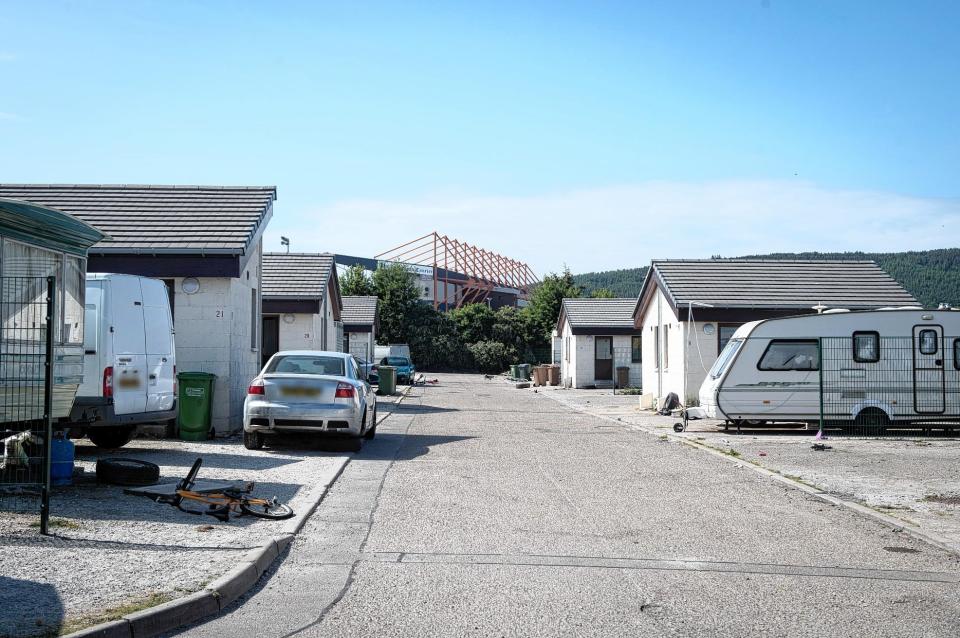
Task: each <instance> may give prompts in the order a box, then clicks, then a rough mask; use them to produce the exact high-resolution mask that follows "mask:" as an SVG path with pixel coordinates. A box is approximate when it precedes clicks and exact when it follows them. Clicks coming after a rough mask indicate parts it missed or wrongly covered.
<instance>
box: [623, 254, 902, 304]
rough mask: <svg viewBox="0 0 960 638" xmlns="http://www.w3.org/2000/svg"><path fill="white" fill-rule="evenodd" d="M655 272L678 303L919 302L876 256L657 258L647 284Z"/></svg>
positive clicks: (674, 301)
mask: <svg viewBox="0 0 960 638" xmlns="http://www.w3.org/2000/svg"><path fill="white" fill-rule="evenodd" d="M650 277H659V279H660V280H661V281H662V282H663V285H664V287H665V289H666V290H665V291H664V292H665V293H666V294H667V296H668V297H669V298H670V299H671V301H672V302H673V303H674V304H675V305H677V306H683V305H685V304H687V303H688V302H690V301H694V302H700V303H708V304H711V305H713V306H716V307H721V308H772V309H776V308H783V309H790V308H798V309H809V308H811V307H812V306H815V305H817V304H820V303H822V304H824V305H826V306H829V307H831V308H851V309H853V308H860V309H868V308H879V307H882V306H907V305H916V304H917V300H916V299H914V297H913V295H911V294H910V293H909V292H907V291H906V290H905V289H904V288H903V286H901V285H900V284H899V283H897V281H896V280H894V279H893V278H892V277H891V276H890V275H888V274H887V273H886V272H884V271H883V269H882V268H880V266H878V265H877V264H876V263H874V262H872V261H786V260H784V261H780V260H760V259H703V260H654V261H653V262H652V264H651V269H650V274H649V275H648V279H647V281H646V282H644V289H646V288H647V286H648V284H649V282H650ZM642 295H643V293H642V292H641V296H642Z"/></svg>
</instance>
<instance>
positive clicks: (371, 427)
mask: <svg viewBox="0 0 960 638" xmlns="http://www.w3.org/2000/svg"><path fill="white" fill-rule="evenodd" d="M375 436H377V408H376V406H374V408H373V416H372V417H371V418H370V422H369V423H367V431H366V432H364V433H363V438H365V439H366V440H368V441H369V440H371V439H373V437H375Z"/></svg>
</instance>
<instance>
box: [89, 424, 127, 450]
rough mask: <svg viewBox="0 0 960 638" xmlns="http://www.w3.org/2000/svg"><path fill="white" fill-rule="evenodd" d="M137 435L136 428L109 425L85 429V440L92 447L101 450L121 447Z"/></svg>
mask: <svg viewBox="0 0 960 638" xmlns="http://www.w3.org/2000/svg"><path fill="white" fill-rule="evenodd" d="M136 434H137V428H136V427H130V426H126V427H124V426H122V425H111V426H107V427H95V428H88V429H87V438H88V439H90V441H92V442H93V444H94V445H96V446H97V447H101V448H107V449H113V448H118V447H123V446H124V445H126V444H127V443H129V442H130V441H131V440H132V439H133V437H134V436H136Z"/></svg>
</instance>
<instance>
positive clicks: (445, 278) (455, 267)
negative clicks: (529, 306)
mask: <svg viewBox="0 0 960 638" xmlns="http://www.w3.org/2000/svg"><path fill="white" fill-rule="evenodd" d="M374 259H376V260H378V261H392V262H398V263H402V264H407V265H410V266H425V267H428V268H431V269H432V270H433V307H434V308H439V307H440V306H441V304H442V305H443V307H444V308H450V307H454V308H459V307H461V306H463V305H464V304H468V303H474V302H478V301H483V300H484V299H486V298H487V295H489V294H490V292H491V291H492V290H493V289H494V288H512V289H514V290H516V291H517V296H518V298H520V299H527V298H528V297H529V294H530V289H531V288H532V286H533V285H534V284H536V283H538V282H539V280H538V279H537V276H536V275H535V274H534V272H533V271H532V270H531V269H530V267H529V266H528V265H527V264H525V263H523V262H520V261H516V260H514V259H509V258H507V257H504V256H503V255H499V254H497V253H494V252H490V251H488V250H484V249H483V248H478V247H476V246H473V245H471V244H468V243H466V242H462V241H460V240H458V239H452V238H450V237H447V236H446V235H441V234H439V233H437V232H432V233H430V234H428V235H424V236H423V237H418V238H417V239H414V240H413V241H408V242H407V243H405V244H401V245H399V246H397V247H395V248H391V249H390V250H387V251H384V252H382V253H380V254H379V255H375V256H374ZM451 273H453V275H455V276H453V277H451ZM441 284H443V286H442V287H443V294H442V295H441V294H439V290H438V289H439V288H440V285H441ZM451 284H452V285H453V286H454V290H457V287H459V293H457V292H455V293H454V294H453V295H449V294H448V291H449V290H450V285H451Z"/></svg>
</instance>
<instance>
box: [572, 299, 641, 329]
mask: <svg viewBox="0 0 960 638" xmlns="http://www.w3.org/2000/svg"><path fill="white" fill-rule="evenodd" d="M636 303H637V300H636V299H633V298H630V299H592V298H591V299H564V300H563V307H562V308H561V310H560V316H561V317H566V319H567V321H568V322H569V323H570V327H571V328H625V329H631V328H633V308H634V306H635V305H636Z"/></svg>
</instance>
